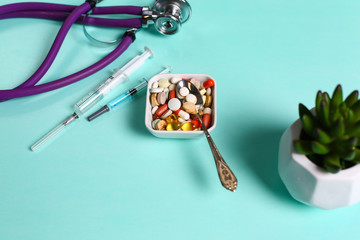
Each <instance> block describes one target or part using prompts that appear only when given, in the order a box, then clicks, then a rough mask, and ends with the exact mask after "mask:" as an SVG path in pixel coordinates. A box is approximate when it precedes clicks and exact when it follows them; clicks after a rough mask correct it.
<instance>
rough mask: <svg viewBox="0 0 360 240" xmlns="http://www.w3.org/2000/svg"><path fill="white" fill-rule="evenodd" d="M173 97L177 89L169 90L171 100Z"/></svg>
mask: <svg viewBox="0 0 360 240" xmlns="http://www.w3.org/2000/svg"><path fill="white" fill-rule="evenodd" d="M172 98H175V90H171V91H170V92H169V100H170V99H172Z"/></svg>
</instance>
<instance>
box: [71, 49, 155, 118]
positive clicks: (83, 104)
mask: <svg viewBox="0 0 360 240" xmlns="http://www.w3.org/2000/svg"><path fill="white" fill-rule="evenodd" d="M153 56H154V53H153V51H152V50H151V49H150V48H148V47H145V51H144V52H143V53H142V54H141V55H138V56H136V57H134V58H133V59H132V60H130V61H129V62H128V63H127V64H126V65H125V66H123V67H122V68H121V69H120V70H118V71H116V72H115V73H114V74H113V75H111V77H109V78H108V79H107V80H106V81H105V82H104V83H102V84H101V85H100V86H98V87H97V88H96V89H95V90H93V91H91V92H90V93H89V94H88V95H86V96H85V97H84V98H82V99H81V100H80V101H79V102H77V103H76V104H75V106H74V109H75V112H76V113H77V114H78V115H82V114H84V113H85V112H86V111H88V110H89V109H90V108H91V107H92V106H94V105H95V104H96V103H97V102H99V101H100V100H101V99H103V98H104V96H105V95H106V94H108V93H109V92H111V90H113V89H114V88H116V87H117V86H118V85H119V84H120V83H122V82H123V81H127V80H129V78H128V76H130V74H132V73H133V72H135V71H136V70H137V69H138V68H139V67H140V66H142V65H143V64H144V63H145V60H146V59H148V58H149V57H153Z"/></svg>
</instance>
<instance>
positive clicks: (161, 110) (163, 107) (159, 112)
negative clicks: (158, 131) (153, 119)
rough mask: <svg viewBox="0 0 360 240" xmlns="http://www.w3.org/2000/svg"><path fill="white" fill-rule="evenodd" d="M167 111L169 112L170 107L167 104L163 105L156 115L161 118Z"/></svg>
mask: <svg viewBox="0 0 360 240" xmlns="http://www.w3.org/2000/svg"><path fill="white" fill-rule="evenodd" d="M166 110H168V105H167V103H165V104H164V105H161V106H160V107H159V108H158V110H156V112H155V113H156V115H158V116H161V115H163V113H164V112H166Z"/></svg>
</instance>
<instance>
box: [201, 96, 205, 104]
mask: <svg viewBox="0 0 360 240" xmlns="http://www.w3.org/2000/svg"><path fill="white" fill-rule="evenodd" d="M201 97H202V100H203V103H202V104H205V102H206V95H202V96H201Z"/></svg>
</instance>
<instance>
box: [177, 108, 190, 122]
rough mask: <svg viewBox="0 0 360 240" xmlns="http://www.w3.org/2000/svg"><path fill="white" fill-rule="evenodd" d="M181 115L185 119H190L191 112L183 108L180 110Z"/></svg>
mask: <svg viewBox="0 0 360 240" xmlns="http://www.w3.org/2000/svg"><path fill="white" fill-rule="evenodd" d="M179 116H180V117H181V118H182V119H184V120H188V119H189V118H190V114H188V113H187V112H185V111H183V110H180V112H179Z"/></svg>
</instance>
